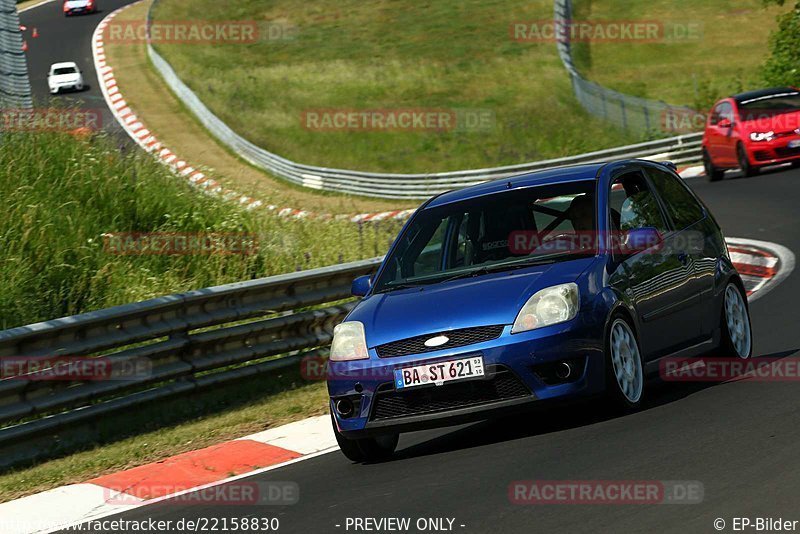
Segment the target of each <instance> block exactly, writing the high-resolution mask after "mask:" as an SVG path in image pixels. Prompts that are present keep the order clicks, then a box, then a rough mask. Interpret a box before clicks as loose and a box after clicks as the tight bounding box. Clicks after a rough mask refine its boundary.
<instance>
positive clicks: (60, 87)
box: [50, 82, 81, 93]
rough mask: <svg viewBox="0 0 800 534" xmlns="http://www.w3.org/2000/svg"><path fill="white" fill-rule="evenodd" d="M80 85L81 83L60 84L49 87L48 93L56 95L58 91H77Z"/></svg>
mask: <svg viewBox="0 0 800 534" xmlns="http://www.w3.org/2000/svg"><path fill="white" fill-rule="evenodd" d="M80 85H81V82H75V83H66V84H60V85H51V86H50V92H51V93H58V92H60V91H67V90H68V91H77V90H78V86H80Z"/></svg>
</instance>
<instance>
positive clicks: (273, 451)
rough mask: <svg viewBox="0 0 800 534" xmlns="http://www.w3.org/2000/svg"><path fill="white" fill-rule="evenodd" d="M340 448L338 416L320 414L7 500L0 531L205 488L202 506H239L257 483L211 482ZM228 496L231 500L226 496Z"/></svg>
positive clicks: (29, 533) (98, 515)
mask: <svg viewBox="0 0 800 534" xmlns="http://www.w3.org/2000/svg"><path fill="white" fill-rule="evenodd" d="M336 448H337V446H336V438H335V437H334V435H333V430H332V428H331V420H330V416H328V415H323V416H319V417H312V418H310V419H305V420H303V421H298V422H296V423H290V424H288V425H284V426H281V427H277V428H274V429H269V430H265V431H264V432H259V433H258V434H253V435H252V436H246V437H243V438H240V439H237V440H234V441H229V442H226V443H221V444H219V445H214V446H212V447H208V448H206V449H201V450H197V451H192V452H188V453H185V454H179V455H177V456H174V457H172V458H167V459H165V460H162V461H160V462H156V463H153V464H149V465H144V466H141V467H135V468H133V469H128V470H126V471H121V472H119V473H113V474H110V475H105V476H101V477H98V478H95V479H93V480H90V481H88V482H86V483H83V484H72V485H69V486H64V487H61V488H56V489H53V490H50V491H45V492H43V493H38V494H36V495H31V496H30V497H25V498H22V499H18V500H16V501H11V502H8V503H4V504H0V532H2V533H3V534H34V533H36V534H44V533H48V532H55V531H58V530H62V529H64V528H67V527H69V526H73V525H77V524H80V523H83V522H86V521H91V520H97V519H102V518H104V517H108V516H111V515H114V514H118V513H121V512H126V511H129V510H132V509H134V508H138V507H140V506H145V505H149V504H154V503H156V502H159V501H163V500H166V499H168V498H175V497H180V496H181V495H185V494H187V493H191V492H196V491H200V490H203V489H208V490H209V491H208V492H206V493H205V495H207V499H208V500H207V501H206V502H198V503H197V504H199V505H201V506H202V505H208V506H211V505H214V504H236V503H235V500H236V499H237V498H238V499H244V498H249V497H247V493H246V492H247V490H250V491H251V492H252V490H253V488H252V485H243V486H242V488H241V491H239V492H238V493H237V492H236V491H234V492H227V493H224V492H216V491H212V490H211V488H215V487H217V486H220V485H222V484H228V483H230V482H233V481H236V480H238V479H241V478H245V477H250V476H252V475H255V474H258V473H262V472H266V471H269V470H272V469H277V468H279V467H283V466H285V465H289V464H292V463H295V462H298V461H300V460H304V459H308V458H311V457H314V456H318V455H320V454H325V453H328V452H331V451H334V450H336ZM243 495H244V497H243ZM225 499H230V501H226V502H221V501H225ZM193 502H197V501H193ZM248 502H249V501H248ZM240 504H247V502H242V503H240Z"/></svg>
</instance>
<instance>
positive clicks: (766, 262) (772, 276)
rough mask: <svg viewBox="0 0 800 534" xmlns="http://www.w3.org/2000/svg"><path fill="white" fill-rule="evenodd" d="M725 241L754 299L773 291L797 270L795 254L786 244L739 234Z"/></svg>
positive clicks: (749, 297)
mask: <svg viewBox="0 0 800 534" xmlns="http://www.w3.org/2000/svg"><path fill="white" fill-rule="evenodd" d="M725 241H726V242H727V243H728V252H729V253H730V256H731V261H732V262H733V265H734V266H735V267H736V270H738V271H739V274H740V275H741V277H742V281H743V282H744V286H745V289H746V290H747V295H748V300H749V301H750V302H754V301H756V300H758V299H760V298H762V297H763V296H764V295H766V294H767V293H769V292H770V291H772V290H773V289H774V288H775V287H777V286H778V284H780V283H781V282H783V281H784V280H785V279H786V278H787V277H788V276H789V275H790V274H792V271H794V267H795V256H794V253H793V252H792V251H791V250H789V249H788V248H786V247H784V246H783V245H778V244H777V243H770V242H768V241H758V240H755V239H741V238H736V237H731V238H728V239H726V240H725Z"/></svg>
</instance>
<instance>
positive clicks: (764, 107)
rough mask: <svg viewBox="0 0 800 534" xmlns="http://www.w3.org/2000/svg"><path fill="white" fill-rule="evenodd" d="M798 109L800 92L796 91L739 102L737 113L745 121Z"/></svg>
mask: <svg viewBox="0 0 800 534" xmlns="http://www.w3.org/2000/svg"><path fill="white" fill-rule="evenodd" d="M799 110H800V93H798V92H797V91H792V92H786V93H778V94H774V95H766V96H761V97H758V98H752V99H750V100H744V101H742V102H739V114H740V115H741V117H742V120H745V121H751V120H756V119H759V118H762V117H770V116H774V115H780V114H782V113H794V112H796V111H799Z"/></svg>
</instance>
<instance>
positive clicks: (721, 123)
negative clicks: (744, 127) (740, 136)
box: [717, 119, 733, 128]
mask: <svg viewBox="0 0 800 534" xmlns="http://www.w3.org/2000/svg"><path fill="white" fill-rule="evenodd" d="M717 126H719V127H720V128H730V127H731V126H733V124H732V123H731V120H730V119H720V120H719V122H718V123H717Z"/></svg>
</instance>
